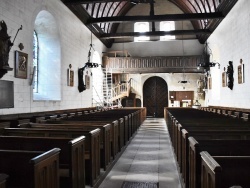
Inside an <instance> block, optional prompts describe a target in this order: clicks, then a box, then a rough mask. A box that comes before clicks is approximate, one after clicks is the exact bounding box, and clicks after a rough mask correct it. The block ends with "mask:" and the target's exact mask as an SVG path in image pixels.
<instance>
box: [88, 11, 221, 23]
mask: <svg viewBox="0 0 250 188" xmlns="http://www.w3.org/2000/svg"><path fill="white" fill-rule="evenodd" d="M223 18H224V15H223V14H222V12H214V13H192V14H166V15H153V16H116V17H115V16H113V17H102V18H91V19H89V20H88V23H87V24H94V23H106V22H113V23H120V22H157V21H181V20H203V19H223Z"/></svg>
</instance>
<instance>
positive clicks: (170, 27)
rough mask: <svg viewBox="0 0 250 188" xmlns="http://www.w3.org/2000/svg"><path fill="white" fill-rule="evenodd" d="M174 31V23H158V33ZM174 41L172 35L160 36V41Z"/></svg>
mask: <svg viewBox="0 0 250 188" xmlns="http://www.w3.org/2000/svg"><path fill="white" fill-rule="evenodd" d="M172 30H175V22H174V21H162V22H160V31H172ZM173 39H175V36H174V35H165V36H161V37H160V40H161V41H166V40H173Z"/></svg>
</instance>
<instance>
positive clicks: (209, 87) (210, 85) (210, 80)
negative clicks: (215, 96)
mask: <svg viewBox="0 0 250 188" xmlns="http://www.w3.org/2000/svg"><path fill="white" fill-rule="evenodd" d="M208 89H212V78H211V77H208Z"/></svg>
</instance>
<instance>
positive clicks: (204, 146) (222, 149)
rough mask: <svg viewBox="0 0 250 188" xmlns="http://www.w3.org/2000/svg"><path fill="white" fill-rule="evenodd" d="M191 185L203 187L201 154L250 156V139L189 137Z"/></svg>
mask: <svg viewBox="0 0 250 188" xmlns="http://www.w3.org/2000/svg"><path fill="white" fill-rule="evenodd" d="M188 140H189V154H188V155H189V187H201V155H200V152H202V151H207V152H209V154H210V155H212V156H239V155H240V156H250V150H249V148H250V140H222V139H220V140H203V139H201V140H198V141H197V140H196V139H195V138H194V137H189V138H188Z"/></svg>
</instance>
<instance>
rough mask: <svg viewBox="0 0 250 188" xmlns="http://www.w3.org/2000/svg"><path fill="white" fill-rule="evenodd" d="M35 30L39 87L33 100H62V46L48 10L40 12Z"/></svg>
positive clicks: (35, 54) (34, 47) (34, 48)
mask: <svg viewBox="0 0 250 188" xmlns="http://www.w3.org/2000/svg"><path fill="white" fill-rule="evenodd" d="M34 30H35V32H36V33H34V34H33V37H34V41H33V43H34V46H33V56H34V60H35V61H36V62H37V69H36V70H37V72H36V73H37V75H36V79H37V82H36V84H37V85H36V86H35V87H34V90H33V100H46V101H47V100H53V101H58V100H61V80H62V79H61V44H60V37H59V27H58V25H57V22H56V20H55V18H54V16H53V15H52V14H51V13H50V12H48V11H46V10H42V11H41V12H39V14H38V15H37V17H36V19H35V24H34ZM34 85H35V84H34ZM35 88H36V89H35Z"/></svg>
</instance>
